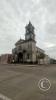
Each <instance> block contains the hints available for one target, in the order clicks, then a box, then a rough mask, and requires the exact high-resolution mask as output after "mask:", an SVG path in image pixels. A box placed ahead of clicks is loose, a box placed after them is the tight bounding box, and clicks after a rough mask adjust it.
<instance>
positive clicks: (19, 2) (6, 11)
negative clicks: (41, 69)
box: [0, 0, 56, 58]
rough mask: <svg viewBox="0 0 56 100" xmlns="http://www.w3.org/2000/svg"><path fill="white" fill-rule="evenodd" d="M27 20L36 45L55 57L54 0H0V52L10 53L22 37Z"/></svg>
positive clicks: (55, 24) (55, 18) (55, 12)
mask: <svg viewBox="0 0 56 100" xmlns="http://www.w3.org/2000/svg"><path fill="white" fill-rule="evenodd" d="M29 20H30V21H31V22H32V24H33V25H34V27H35V35H36V41H37V46H39V47H41V48H42V49H44V50H45V51H46V53H47V54H48V55H49V56H51V57H53V58H56V0H0V54H4V53H11V51H12V48H13V47H14V44H15V42H16V41H17V40H18V39H20V37H21V38H24V34H25V26H26V24H28V22H29Z"/></svg>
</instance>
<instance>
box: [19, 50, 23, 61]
mask: <svg viewBox="0 0 56 100" xmlns="http://www.w3.org/2000/svg"><path fill="white" fill-rule="evenodd" d="M18 63H23V53H22V52H19V54H18Z"/></svg>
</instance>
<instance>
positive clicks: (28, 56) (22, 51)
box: [12, 22, 44, 63]
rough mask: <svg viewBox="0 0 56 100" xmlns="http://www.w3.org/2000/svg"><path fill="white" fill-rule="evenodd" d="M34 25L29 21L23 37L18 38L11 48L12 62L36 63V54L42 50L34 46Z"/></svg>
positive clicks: (42, 51)
mask: <svg viewBox="0 0 56 100" xmlns="http://www.w3.org/2000/svg"><path fill="white" fill-rule="evenodd" d="M34 29H35V28H34V26H33V25H32V24H31V22H29V24H28V25H26V27H25V39H20V40H19V41H17V42H16V43H15V48H13V49H12V55H13V62H15V63H38V55H39V54H40V53H42V54H44V50H42V49H40V48H39V47H37V46H36V41H35V32H34Z"/></svg>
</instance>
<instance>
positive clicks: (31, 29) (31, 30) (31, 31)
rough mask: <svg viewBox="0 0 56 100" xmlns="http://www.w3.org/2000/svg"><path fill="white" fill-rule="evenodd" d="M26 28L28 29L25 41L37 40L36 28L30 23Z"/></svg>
mask: <svg viewBox="0 0 56 100" xmlns="http://www.w3.org/2000/svg"><path fill="white" fill-rule="evenodd" d="M25 28H26V33H25V40H35V34H34V26H33V25H32V24H31V22H30V21H29V24H28V25H27V26H26V27H25Z"/></svg>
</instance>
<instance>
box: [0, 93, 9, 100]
mask: <svg viewBox="0 0 56 100" xmlns="http://www.w3.org/2000/svg"><path fill="white" fill-rule="evenodd" d="M0 99H2V100H11V99H10V98H8V97H7V96H4V95H3V94H0Z"/></svg>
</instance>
